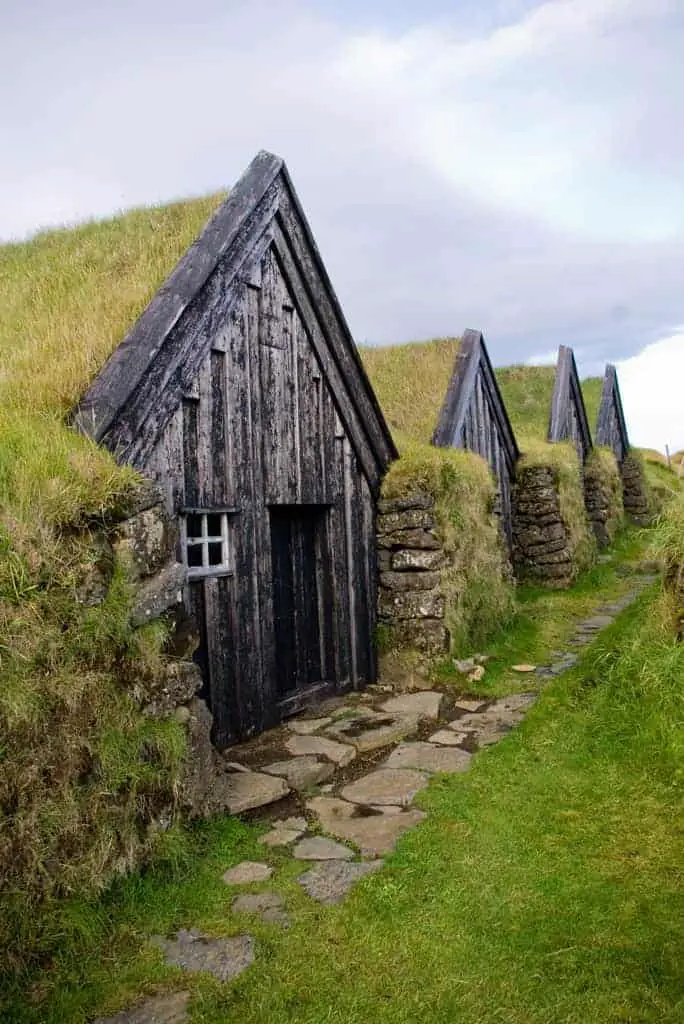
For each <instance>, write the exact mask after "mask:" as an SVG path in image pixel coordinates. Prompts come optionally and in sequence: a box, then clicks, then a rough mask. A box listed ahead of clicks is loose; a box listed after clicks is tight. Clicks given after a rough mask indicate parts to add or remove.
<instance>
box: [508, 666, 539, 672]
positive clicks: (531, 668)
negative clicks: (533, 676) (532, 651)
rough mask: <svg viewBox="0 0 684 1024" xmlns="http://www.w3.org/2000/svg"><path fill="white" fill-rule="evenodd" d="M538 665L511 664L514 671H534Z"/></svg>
mask: <svg viewBox="0 0 684 1024" xmlns="http://www.w3.org/2000/svg"><path fill="white" fill-rule="evenodd" d="M536 667H537V666H536V665H511V669H512V670H513V672H534V670H535V669H536Z"/></svg>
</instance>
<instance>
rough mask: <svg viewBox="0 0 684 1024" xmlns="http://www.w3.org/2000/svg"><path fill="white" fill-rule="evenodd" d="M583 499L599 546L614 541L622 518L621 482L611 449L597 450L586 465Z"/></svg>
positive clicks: (605, 545)
mask: <svg viewBox="0 0 684 1024" xmlns="http://www.w3.org/2000/svg"><path fill="white" fill-rule="evenodd" d="M584 502H585V506H586V510H587V516H588V517H589V522H590V523H591V528H592V530H593V533H594V536H595V537H596V541H597V543H598V545H599V547H607V546H608V545H609V544H610V543H612V541H613V539H614V537H615V534H616V533H617V530H618V528H619V526H620V523H621V522H622V520H623V516H624V510H623V501H622V485H621V481H620V475H619V470H618V466H617V462H616V461H615V456H614V455H613V454H612V452H606V451H602V450H594V451H593V452H592V454H591V455H590V456H589V458H588V459H587V462H586V464H585V467H584Z"/></svg>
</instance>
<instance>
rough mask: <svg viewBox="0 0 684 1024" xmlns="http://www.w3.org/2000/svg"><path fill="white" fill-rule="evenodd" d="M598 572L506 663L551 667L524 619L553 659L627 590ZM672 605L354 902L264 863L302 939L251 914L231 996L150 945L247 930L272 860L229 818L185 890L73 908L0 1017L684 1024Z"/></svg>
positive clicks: (650, 616) (461, 790)
mask: <svg viewBox="0 0 684 1024" xmlns="http://www.w3.org/2000/svg"><path fill="white" fill-rule="evenodd" d="M625 543H627V542H625ZM625 551H627V548H625ZM600 572H601V573H603V574H604V575H603V577H602V581H603V586H602V587H601V589H600V592H599V591H597V590H596V588H595V587H593V588H591V589H592V599H591V601H590V602H589V603H590V604H591V607H589V608H587V607H586V604H587V601H588V600H589V597H588V593H585V592H584V587H585V586H586V581H582V582H580V584H579V585H578V587H577V588H576V593H574V594H573V593H570V594H567V595H546V596H544V597H538V596H535V595H534V594H531V595H529V601H530V607H529V609H527V610H523V612H522V613H521V618H520V619H519V621H518V622H517V624H514V627H513V630H512V632H510V633H508V634H507V635H506V636H502V637H501V638H500V639H499V641H498V642H497V643H496V644H494V645H493V647H492V649H493V651H495V652H498V653H501V652H502V651H506V652H507V654H514V655H516V656H517V655H518V654H519V653H520V645H521V644H523V643H526V644H528V645H529V644H530V643H532V644H538V647H536V648H534V650H535V651H537V652H538V653H542V641H541V639H540V638H539V637H538V636H537V635H536V634H534V635H533V632H530V628H531V627H530V621H531V622H532V623H534V622H538V624H539V629H540V630H542V632H544V631H545V630H547V629H550V628H551V627H550V626H549V618H551V619H554V616H555V619H554V621H555V623H556V625H555V627H553V629H551V632H552V633H553V641H552V643H553V645H554V646H555V645H556V643H557V642H558V637H559V631H560V632H561V633H562V632H563V630H564V629H565V627H566V626H567V625H568V624H570V625H572V621H571V620H573V621H574V619H575V616H574V614H571V605H572V602H573V601H577V602H578V604H580V605H582V611H581V613H580V614H581V615H585V614H586V613H587V611H589V612H591V611H592V609H593V607H594V606H595V603H598V602H597V598H598V599H603V600H605V599H612V598H613V597H617V596H619V593H616V591H619V590H620V588H621V587H622V586H623V583H622V582H621V581H623V580H627V581H628V577H620V576H618V575H617V574H616V573H615V572H614V571H613V572H612V573H611V572H610V571H609V569H608V567H606V566H602V567H601V569H600ZM656 590H657V587H656V588H651V589H650V590H649V591H648V592H647V593H646V594H645V595H644V596H643V597H642V598H640V599H639V600H638V601H637V602H636V603H635V605H633V606H632V608H630V609H629V610H627V611H626V612H624V613H623V614H622V615H621V616H620V618H619V619H618V621H617V623H616V624H615V625H614V626H612V627H611V628H609V629H608V630H607V631H606V632H605V633H604V634H602V635H601V636H600V637H599V638H598V639H597V640H596V641H594V643H593V644H592V645H591V647H590V648H589V649H588V650H587V651H586V652H585V654H584V655H583V657H582V659H581V661H580V663H579V665H578V666H577V667H576V668H575V669H573V670H572V671H570V672H568V673H566V674H565V675H563V676H561V677H559V678H557V679H554V680H553V681H552V682H551V683H550V685H549V686H548V687H547V688H546V689H545V690H544V693H543V696H542V698H541V699H540V700H539V701H538V702H537V704H536V705H535V706H534V707H533V708H532V710H531V711H530V713H529V715H528V717H527V719H526V720H525V722H524V723H523V724H522V726H520V727H519V728H518V729H517V730H516V731H515V732H514V733H512V734H511V735H510V736H509V737H508V738H507V739H506V740H504V741H503V742H502V743H501V744H499V745H498V746H497V747H494V748H490V749H489V750H487V751H485V752H483V753H482V754H480V755H478V756H477V757H476V758H475V759H474V762H473V764H472V767H471V770H470V771H469V772H468V773H467V775H461V776H448V777H447V776H442V777H437V778H435V779H433V781H432V783H431V785H430V787H429V789H428V790H427V791H426V792H425V793H423V794H421V796H420V797H419V800H418V803H419V806H422V807H423V809H424V810H426V811H427V812H428V819H427V821H426V822H425V823H423V824H422V825H421V826H420V827H419V828H417V829H415V830H414V831H412V832H410V833H408V834H407V835H406V836H405V837H404V838H403V840H402V841H401V843H400V845H399V848H398V850H397V852H396V853H395V854H394V855H393V856H392V857H390V858H389V859H388V861H387V863H386V865H385V868H384V869H383V870H382V871H381V872H380V873H379V874H377V875H375V876H373V877H371V878H369V879H368V880H366V881H365V882H363V883H362V884H361V885H360V886H359V887H358V888H357V889H356V890H355V891H354V892H353V893H352V895H351V896H350V897H349V898H348V899H347V901H345V902H344V903H343V904H341V905H340V906H339V907H334V908H325V907H321V906H319V905H318V904H314V903H313V902H312V901H310V900H309V899H308V898H307V897H306V896H305V895H304V893H303V892H302V890H301V889H300V887H299V886H298V885H297V884H296V882H295V878H296V876H297V875H298V874H300V873H301V871H302V866H301V864H296V863H294V862H292V861H291V860H290V859H289V858H288V857H287V855H279V854H273V855H272V854H271V853H270V851H269V860H272V862H273V863H275V864H276V865H277V866H278V870H277V872H276V876H275V885H274V884H273V880H271V882H269V883H268V887H269V888H276V889H277V890H278V891H279V892H280V893H281V894H282V895H283V897H284V899H285V902H286V904H287V905H288V908H289V909H290V911H291V916H292V919H293V926H292V928H291V929H290V930H288V931H286V932H282V931H279V930H278V929H276V928H273V927H269V926H266V925H260V924H259V923H258V922H256V921H255V922H251V921H250V922H249V931H250V932H251V933H252V934H254V935H255V936H256V938H257V941H258V955H257V960H256V962H255V964H254V965H253V966H252V967H251V968H250V969H249V970H248V971H247V972H245V973H244V974H243V975H242V976H241V977H240V978H239V979H238V980H237V981H236V982H235V983H233V984H232V985H226V986H222V985H220V984H219V983H217V982H215V981H213V979H211V978H210V977H208V976H204V975H203V976H194V977H193V976H187V975H186V976H181V974H180V972H177V971H173V970H170V969H167V968H165V967H163V966H162V964H161V961H160V957H159V954H158V952H157V951H155V950H152V949H150V948H149V947H148V946H146V945H145V938H146V936H149V935H150V934H152V933H154V932H162V933H166V934H168V933H170V932H171V931H174V930H176V929H178V928H179V927H190V926H197V927H201V928H202V929H203V930H204V931H206V932H208V933H210V934H216V935H220V934H231V933H237V932H238V931H241V930H243V929H244V926H245V920H244V919H235V918H233V917H231V914H230V911H229V906H230V901H231V898H232V893H230V892H229V891H228V890H227V889H226V887H225V886H224V885H223V883H222V882H221V873H222V872H223V871H225V869H226V868H227V867H229V866H231V865H232V864H234V863H236V862H237V861H239V860H241V859H243V858H250V859H262V858H263V853H264V851H263V848H262V847H260V846H258V844H257V841H256V840H257V837H258V835H259V834H260V831H262V830H261V829H259V827H258V826H248V825H246V824H243V823H241V822H239V821H237V820H235V819H225V820H222V821H216V822H213V823H210V824H208V825H204V826H203V827H201V828H199V829H197V830H196V832H195V834H194V837H193V845H192V852H190V853H188V854H187V857H186V859H185V860H184V861H183V862H182V864H180V865H178V864H177V865H176V870H175V872H174V873H173V875H169V874H168V873H167V874H164V873H163V872H160V871H158V872H156V873H150V874H148V875H147V876H144V877H140V876H138V877H134V878H130V879H127V880H126V881H124V882H122V883H121V884H120V885H118V886H116V887H115V888H114V889H113V890H112V891H111V892H110V894H109V895H108V897H107V899H106V900H104V901H103V902H102V903H100V904H99V905H97V906H83V905H76V904H72V905H71V906H70V907H69V908H67V909H65V912H64V914H63V917H62V920H61V923H60V926H59V927H61V929H62V931H63V942H62V948H61V952H60V953H59V954H58V955H57V956H56V958H55V959H54V961H53V963H52V965H51V969H50V970H49V971H46V972H44V974H43V975H42V976H41V977H40V978H34V979H29V980H28V983H27V985H26V986H25V987H24V988H23V990H22V991H21V992H16V993H14V994H13V996H12V997H11V1001H10V1002H9V1003H8V1004H6V1012H7V1013H8V1016H7V1017H6V1018H3V1019H7V1020H9V1021H13V1022H14V1021H16V1022H27V1024H28V1022H41V1024H57V1022H60V1024H66V1022H72V1021H73V1022H74V1024H76V1022H83V1021H87V1020H92V1018H93V1017H94V1016H96V1015H97V1013H105V1012H110V1013H111V1012H114V1011H116V1010H118V1009H120V1008H121V1007H123V1006H127V1005H130V1004H131V1003H133V1002H134V1001H135V1000H136V998H138V997H139V996H140V995H141V993H143V992H153V991H155V989H157V988H158V989H168V988H169V987H174V986H175V987H183V988H186V989H190V990H191V991H192V994H193V995H192V1001H191V1004H190V1005H191V1020H192V1022H193V1024H198V1022H200V1021H201V1022H204V1024H219V1022H228V1021H230V1022H232V1021H236V1022H237V1021H240V1022H241V1024H267V1022H268V1024H286V1022H287V1024H323V1022H330V1024H338V1022H339V1024H357V1022H358V1024H361V1022H363V1024H367V1022H368V1021H370V1020H372V1021H374V1022H380V1024H384V1022H387V1024H390V1022H391V1024H404V1022H406V1024H408V1022H409V1021H410V1022H414V1021H425V1022H430V1024H432V1022H434V1024H442V1022H444V1024H454V1022H460V1021H463V1022H464V1024H498V1022H500V1021H501V1022H503V1021H506V1022H507V1024H511V1022H512V1024H559V1022H563V1024H575V1022H577V1024H580V1022H581V1024H603V1022H606V1024H608V1022H610V1024H647V1022H648V1024H650V1022H653V1024H655V1022H658V1024H661V1022H662V1024H669V1022H672V1024H674V1022H675V1021H680V1020H682V1018H683V1016H684V1003H683V1002H682V998H683V996H684V978H683V976H682V971H681V961H682V952H683V950H684V944H683V942H682V939H683V935H682V930H681V923H680V922H681V921H682V920H684V913H682V911H684V907H683V906H682V897H681V878H680V876H679V865H680V864H681V860H682V842H681V830H680V829H679V828H678V826H679V825H680V824H681V816H678V810H679V808H680V805H681V804H680V799H679V800H678V791H677V788H676V781H677V770H678V766H679V769H681V763H682V762H681V754H682V735H681V730H679V731H678V729H677V726H676V723H675V720H674V717H675V713H676V708H677V691H678V688H680V686H681V680H682V679H683V678H684V649H683V647H682V645H679V646H677V645H675V644H674V643H672V642H671V641H670V640H669V639H668V638H666V637H665V636H664V634H663V631H662V628H661V626H660V624H659V622H660V620H659V616H658V608H657V606H658V600H659V598H658V596H657V594H656ZM554 600H555V601H557V602H558V605H556V604H555V603H554ZM538 601H541V602H548V606H547V607H546V611H547V615H546V617H545V618H544V621H543V623H542V621H541V619H538V617H537V614H536V613H535V612H534V611H533V610H532V609H534V608H538V606H537V602H538ZM568 602H570V604H568ZM557 607H559V608H560V609H561V610H560V611H557V612H554V611H553V609H554V608H557ZM576 610H577V609H574V611H576ZM577 617H579V616H577ZM516 630H517V633H516ZM516 637H517V639H516ZM527 649H528V650H529V649H530V648H529V646H528V648H527ZM540 660H541V659H540ZM493 675H494V680H493V682H492V684H491V685H492V686H493V687H494V688H495V689H498V690H505V689H506V688H507V687H508V681H507V675H506V673H505V672H503V671H502V672H500V673H499V675H498V676H496V674H495V673H493ZM517 686H518V689H519V688H520V680H519V678H518V680H517ZM254 888H255V889H256V890H258V889H259V888H260V887H259V886H256V887H254ZM262 888H263V886H262ZM678 909H679V913H678Z"/></svg>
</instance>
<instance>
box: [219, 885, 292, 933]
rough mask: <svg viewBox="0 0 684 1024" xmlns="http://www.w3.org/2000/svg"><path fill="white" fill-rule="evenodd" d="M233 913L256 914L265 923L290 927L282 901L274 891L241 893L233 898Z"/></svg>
mask: <svg viewBox="0 0 684 1024" xmlns="http://www.w3.org/2000/svg"><path fill="white" fill-rule="evenodd" d="M231 909H232V911H233V913H234V914H258V916H259V917H260V918H261V920H262V921H265V922H266V924H280V925H282V926H283V928H289V927H290V919H289V917H288V916H287V914H286V912H285V908H284V907H283V901H282V899H281V898H280V896H279V895H278V893H276V892H256V893H243V894H242V896H236V897H235V899H234V900H233V905H232V908H231Z"/></svg>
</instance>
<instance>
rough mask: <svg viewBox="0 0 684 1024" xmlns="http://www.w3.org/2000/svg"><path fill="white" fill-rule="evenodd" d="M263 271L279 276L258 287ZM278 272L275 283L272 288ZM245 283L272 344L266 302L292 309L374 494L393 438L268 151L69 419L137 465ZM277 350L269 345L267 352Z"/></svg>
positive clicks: (278, 163) (220, 332)
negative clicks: (254, 294)
mask: <svg viewBox="0 0 684 1024" xmlns="http://www.w3.org/2000/svg"><path fill="white" fill-rule="evenodd" d="M266 264H269V265H270V267H271V268H272V269H273V268H275V269H273V273H270V274H269V275H268V276H269V281H266V280H265V281H264V282H263V288H262V270H263V268H264V266H265V265H266ZM275 276H278V279H279V282H281V283H280V284H278V283H276V284H274V283H273V280H274V278H275ZM245 287H248V288H251V289H253V290H255V291H257V290H258V291H259V302H260V303H262V305H261V306H260V307H259V308H260V315H259V318H258V324H257V325H255V329H256V330H258V333H259V339H258V340H259V342H260V343H263V344H265V345H269V343H270V340H271V339H269V338H268V337H267V336H266V335H268V325H269V316H270V314H269V309H268V300H269V299H271V300H273V301H274V302H275V299H276V298H277V299H278V300H280V299H282V301H283V303H286V302H289V303H291V304H292V307H293V308H295V309H296V311H297V314H298V317H299V321H300V322H301V324H302V325H303V329H304V331H305V332H306V335H307V337H308V340H309V342H310V345H311V348H312V349H313V351H314V353H315V357H316V359H317V360H318V363H319V365H320V368H321V372H322V373H323V375H324V377H325V380H326V383H327V385H328V387H329V388H330V390H331V391H332V393H333V394H335V396H336V402H337V406H338V407H337V412H338V415H339V417H340V420H341V422H342V424H343V426H344V428H345V431H346V433H347V435H348V436H349V439H350V442H351V444H352V446H353V449H354V452H355V454H356V457H357V458H358V460H359V463H360V464H361V466H362V468H363V471H364V474H365V476H366V477H367V479H368V482H369V484H370V486H371V488H372V489H373V490H374V491H376V490H377V488H378V487H379V483H380V479H381V476H382V473H383V472H384V471H385V469H386V468H387V465H388V463H389V461H390V460H391V459H392V458H394V457H396V450H395V447H394V444H393V442H392V438H391V434H390V432H389V430H388V428H387V425H386V423H385V420H384V418H383V415H382V412H381V410H380V406H379V404H378V402H377V399H376V397H375V394H374V392H373V390H372V387H371V385H370V382H369V380H368V378H367V376H366V373H365V371H364V369H363V366H362V364H361V359H360V356H359V354H358V351H357V349H356V346H355V344H354V341H353V338H352V336H351V333H350V331H349V328H348V326H347V323H346V321H345V318H344V315H343V313H342V310H341V308H340V305H339V302H338V301H337V298H336V296H335V293H334V291H333V288H332V285H331V283H330V280H329V278H328V275H327V272H326V270H325V267H324V265H323V262H322V260H321V257H320V255H319V253H318V249H317V247H316V243H315V241H314V238H313V235H312V233H311V230H310V228H309V225H308V223H307V221H306V218H305V216H304V213H303V210H302V207H301V205H300V203H299V200H298V198H297V195H296V193H295V191H294V188H293V186H292V182H291V179H290V176H289V174H288V171H287V168H286V166H285V164H284V162H283V161H282V160H281V159H280V158H279V157H277V156H274V155H273V154H270V153H266V152H261V153H259V154H258V155H257V156H256V157H255V159H254V160H253V161H252V163H251V165H250V166H249V168H248V169H247V171H246V172H245V173H244V175H243V176H242V178H241V179H240V180H239V181H238V183H237V184H236V185H235V187H234V188H233V189H232V191H231V192H230V194H229V196H228V198H227V199H226V201H225V202H224V203H223V204H222V205H221V207H219V209H218V210H217V211H216V213H215V214H214V216H213V217H212V218H211V219H210V221H209V222H208V224H207V225H206V227H205V228H204V230H203V231H202V233H201V235H200V236H199V238H198V239H197V240H196V241H195V242H194V244H193V245H192V246H191V247H190V249H189V250H188V251H187V252H186V254H185V255H184V256H183V257H182V258H181V260H180V261H179V263H178V264H177V266H176V267H175V269H174V270H173V272H172V273H171V275H170V276H169V278H168V279H167V280H166V282H165V283H164V284H163V285H162V287H161V288H160V290H159V291H158V292H157V294H156V295H155V297H154V298H153V299H152V301H151V302H150V304H149V305H148V307H147V308H146V309H145V310H144V312H143V313H142V315H141V316H140V318H139V319H138V321H137V322H136V324H135V325H134V326H133V328H132V330H131V331H130V333H129V334H128V336H127V337H126V338H125V339H124V341H122V343H121V344H120V345H119V347H118V348H117V349H116V351H115V352H114V353H113V354H112V356H111V357H110V359H109V360H108V362H107V363H106V365H105V367H104V369H103V370H102V371H101V373H100V374H99V376H98V377H97V379H96V380H95V381H94V383H93V385H92V386H91V388H90V389H89V391H88V392H87V394H86V395H85V396H84V397H83V399H82V400H81V402H80V404H79V406H78V408H77V410H76V413H75V417H74V420H75V424H76V425H77V426H78V428H79V429H80V430H82V431H83V432H84V433H86V434H87V435H89V436H90V437H92V438H93V439H94V440H96V441H98V442H101V443H103V444H104V445H106V446H107V447H108V448H109V449H110V450H112V451H113V452H114V453H115V454H116V455H117V457H118V458H119V460H120V461H124V462H127V463H130V464H131V465H133V466H136V467H138V468H143V467H144V466H145V463H146V460H147V458H148V456H149V455H150V453H151V452H152V449H153V448H154V445H155V443H156V441H157V440H158V438H159V437H160V435H161V434H162V432H163V430H164V428H165V426H166V424H167V423H168V422H169V420H170V419H171V417H172V416H173V414H174V412H175V410H176V409H178V407H179V405H180V404H181V402H182V401H183V399H184V398H187V397H188V396H190V397H192V396H193V394H194V390H193V389H194V388H196V381H197V375H198V371H199V368H200V366H201V365H202V363H203V361H204V360H205V359H206V357H207V355H208V353H209V351H210V350H216V349H220V348H221V345H222V344H223V345H224V347H225V345H227V344H228V340H227V337H228V335H229V333H230V320H231V315H232V314H233V313H234V311H235V309H236V307H237V305H238V302H239V299H240V296H241V294H243V293H244V289H245ZM269 287H271V290H272V291H274V293H275V292H276V291H278V289H280V290H279V291H278V295H277V296H275V294H274V295H268V294H266V293H267V292H268V289H269ZM281 292H282V294H281ZM283 308H284V307H283ZM275 320H276V318H275V316H274V317H273V322H274V323H275ZM222 339H223V341H222ZM278 345H279V341H278V339H276V338H274V339H273V347H274V348H277V347H278Z"/></svg>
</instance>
